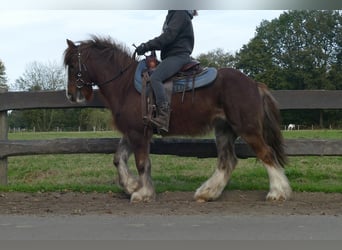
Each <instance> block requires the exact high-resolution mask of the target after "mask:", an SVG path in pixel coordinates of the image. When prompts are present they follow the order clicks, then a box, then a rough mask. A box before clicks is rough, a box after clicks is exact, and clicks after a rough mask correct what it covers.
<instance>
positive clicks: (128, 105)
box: [64, 35, 291, 202]
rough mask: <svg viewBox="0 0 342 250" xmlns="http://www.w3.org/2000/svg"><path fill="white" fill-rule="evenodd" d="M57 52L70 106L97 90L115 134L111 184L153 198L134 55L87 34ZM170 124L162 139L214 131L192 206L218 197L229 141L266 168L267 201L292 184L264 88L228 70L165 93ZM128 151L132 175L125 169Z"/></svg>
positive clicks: (135, 197) (137, 198)
mask: <svg viewBox="0 0 342 250" xmlns="http://www.w3.org/2000/svg"><path fill="white" fill-rule="evenodd" d="M66 40H67V48H66V49H65V51H64V66H65V68H66V71H67V73H66V75H67V97H68V99H69V100H70V101H71V102H74V103H84V102H86V101H89V100H91V98H92V96H93V87H94V86H97V88H98V89H99V92H100V93H101V95H102V97H103V98H104V100H105V102H106V104H107V106H108V108H109V109H110V111H111V114H112V116H113V124H114V128H115V129H117V130H118V131H119V132H121V134H122V137H121V138H120V142H119V143H118V146H117V150H116V151H115V153H114V160H113V164H114V166H115V167H116V169H117V172H118V185H120V186H121V187H122V189H123V191H124V192H125V193H127V194H128V195H129V196H130V201H131V202H149V201H154V200H155V199H156V192H155V188H154V185H153V182H152V177H151V160H150V155H149V154H150V143H151V140H152V139H153V135H154V130H153V128H151V127H146V126H145V124H144V123H143V119H142V104H141V95H140V93H139V92H138V91H137V90H136V89H135V87H134V83H133V81H134V73H135V70H136V68H137V65H138V61H139V58H136V57H135V56H134V57H133V56H132V53H131V51H130V50H129V48H128V47H127V46H125V45H124V44H123V43H120V42H117V41H116V40H114V39H113V38H111V37H99V36H94V35H92V36H91V37H90V39H89V40H84V41H79V42H73V41H70V40H68V39H66ZM171 109H172V112H171V119H170V126H169V132H168V134H167V135H166V136H171V135H173V136H175V135H177V136H197V135H203V134H205V133H208V132H210V131H213V130H214V134H215V143H216V147H217V156H218V162H217V167H216V169H215V170H214V172H213V173H212V175H211V177H210V178H208V180H206V181H205V182H204V183H203V184H202V185H201V186H200V187H199V188H197V190H196V191H195V194H194V199H195V200H196V201H198V202H207V201H214V200H216V199H218V198H219V197H220V195H221V194H222V192H223V190H224V188H225V187H226V185H227V183H228V181H229V180H230V177H231V174H232V172H233V170H234V169H235V167H236V165H237V162H238V158H237V156H236V153H235V149H234V142H235V140H236V139H237V138H238V137H240V138H242V139H243V140H244V141H245V142H246V143H247V144H248V145H249V146H250V147H251V149H252V150H254V152H255V154H256V157H257V158H258V159H259V160H260V161H261V162H262V163H263V165H264V167H265V168H266V169H267V173H268V177H269V192H268V193H267V195H266V200H271V201H272V200H275V201H278V200H286V199H288V198H290V195H291V187H290V184H289V181H288V178H287V177H286V175H285V172H284V167H285V165H286V163H287V157H286V154H285V150H284V140H283V137H282V134H281V130H280V119H281V117H280V112H279V109H278V104H277V102H276V100H275V99H274V98H273V96H272V95H271V93H270V91H269V90H268V88H267V87H266V85H265V84H262V83H258V82H256V81H254V80H253V79H252V78H250V77H248V76H247V75H245V74H243V73H242V72H241V71H239V70H237V69H233V68H220V69H217V77H216V78H215V80H213V81H212V83H211V84H210V85H208V86H205V87H202V88H199V89H196V92H195V98H193V93H191V91H190V92H185V93H175V94H173V95H172V103H171ZM132 154H134V157H135V165H136V169H137V175H135V174H133V173H132V172H131V171H130V169H129V166H128V159H129V157H130V156H131V155H132Z"/></svg>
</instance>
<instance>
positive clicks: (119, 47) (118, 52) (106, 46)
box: [64, 35, 132, 65]
mask: <svg viewBox="0 0 342 250" xmlns="http://www.w3.org/2000/svg"><path fill="white" fill-rule="evenodd" d="M77 44H78V45H79V48H80V50H81V51H84V52H86V50H87V49H88V48H94V49H97V50H98V51H99V52H100V53H101V55H103V56H104V58H105V59H107V60H108V61H110V60H113V59H114V58H116V60H119V61H126V60H127V59H128V58H129V59H131V58H132V56H131V55H132V52H131V51H130V50H129V48H128V47H127V46H126V45H124V44H123V43H119V42H117V41H115V40H114V39H113V38H111V37H109V36H108V37H100V36H96V35H91V36H90V39H89V40H84V41H79V42H77ZM74 55H75V51H73V50H72V49H70V48H67V49H66V50H65V52H64V65H67V64H68V62H70V60H71V57H72V56H74Z"/></svg>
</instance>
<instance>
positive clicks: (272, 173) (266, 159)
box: [244, 135, 292, 200]
mask: <svg viewBox="0 0 342 250" xmlns="http://www.w3.org/2000/svg"><path fill="white" fill-rule="evenodd" d="M244 139H245V140H246V142H247V143H248V144H249V145H250V146H251V147H252V149H253V150H254V152H255V153H256V155H257V157H258V158H259V159H260V160H261V161H262V162H263V164H264V166H265V168H266V170H267V173H268V177H269V181H270V190H269V192H268V194H267V196H266V199H267V200H286V199H288V198H290V196H291V192H292V190H291V187H290V184H289V181H288V179H287V177H286V175H285V172H284V168H283V167H282V166H281V165H280V164H279V162H278V160H277V157H276V155H275V153H274V151H273V149H272V148H271V147H270V146H268V145H267V144H266V143H265V141H264V139H263V137H262V136H258V135H251V136H245V137H244Z"/></svg>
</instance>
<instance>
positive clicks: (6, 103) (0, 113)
mask: <svg viewBox="0 0 342 250" xmlns="http://www.w3.org/2000/svg"><path fill="white" fill-rule="evenodd" d="M271 92H272V94H273V96H274V97H275V99H276V100H277V101H278V103H279V108H280V109H282V110H293V109H319V110H323V109H342V91H339V90H334V91H327V90H278V91H271ZM90 107H93V108H104V107H106V105H105V102H104V101H103V100H102V98H101V96H100V93H99V91H97V90H95V91H94V98H93V99H92V101H91V102H89V103H87V104H83V105H80V104H73V103H70V102H69V101H68V100H67V98H66V95H65V91H40V92H7V91H6V90H4V89H1V88H0V184H2V185H4V184H7V158H8V157H11V156H22V155H38V154H78V153H114V152H115V151H116V149H117V145H118V143H119V140H120V139H119V138H101V139H50V140H8V124H7V111H8V110H24V109H43V108H44V109H45V108H90ZM285 144H286V153H287V154H288V155H289V156H313V155H315V156H317V155H326V156H337V155H342V141H341V140H317V139H301V140H298V139H291V140H286V141H285ZM235 150H236V154H237V156H238V157H239V158H248V157H255V154H254V152H253V151H252V150H251V149H250V147H249V146H248V145H247V144H246V143H244V142H243V141H242V140H237V141H236V143H235ZM151 153H152V154H169V155H177V156H189V157H199V158H210V157H216V156H217V152H216V145H215V141H214V139H178V138H167V139H159V138H158V139H154V140H153V142H152V143H151Z"/></svg>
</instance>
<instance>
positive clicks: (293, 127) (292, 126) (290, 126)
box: [287, 123, 296, 130]
mask: <svg viewBox="0 0 342 250" xmlns="http://www.w3.org/2000/svg"><path fill="white" fill-rule="evenodd" d="M295 128H296V125H295V124H292V123H290V124H289V126H288V127H287V130H294V129H295Z"/></svg>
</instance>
